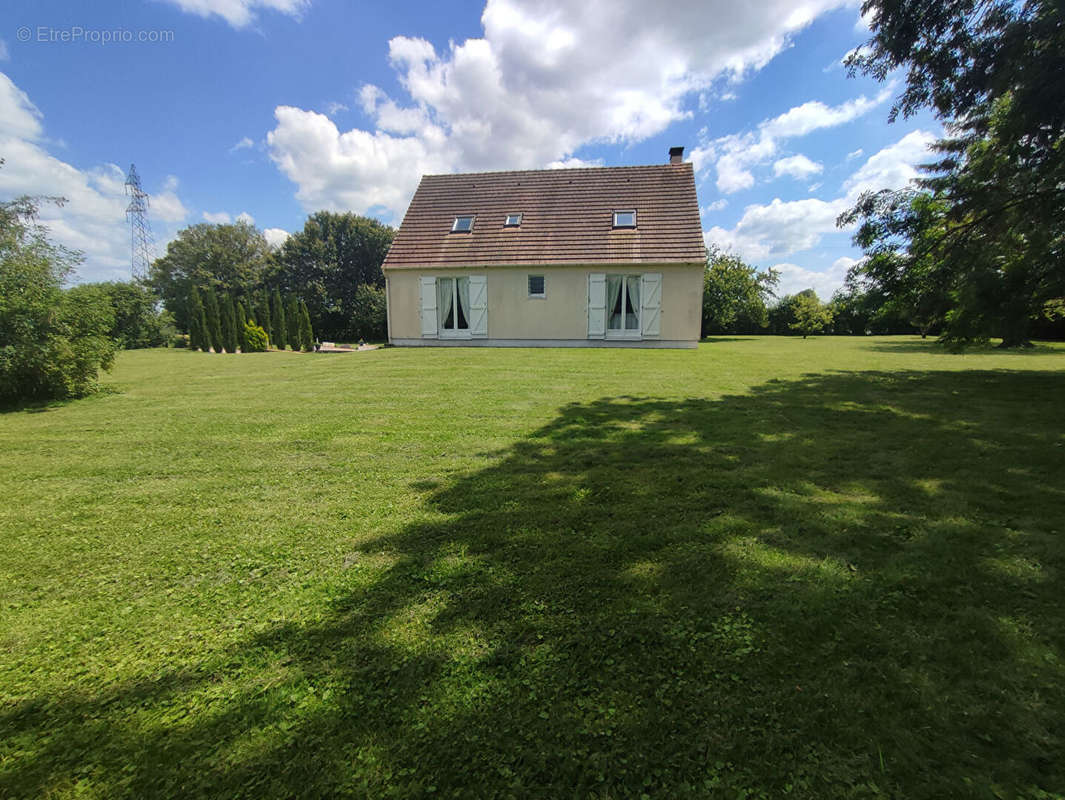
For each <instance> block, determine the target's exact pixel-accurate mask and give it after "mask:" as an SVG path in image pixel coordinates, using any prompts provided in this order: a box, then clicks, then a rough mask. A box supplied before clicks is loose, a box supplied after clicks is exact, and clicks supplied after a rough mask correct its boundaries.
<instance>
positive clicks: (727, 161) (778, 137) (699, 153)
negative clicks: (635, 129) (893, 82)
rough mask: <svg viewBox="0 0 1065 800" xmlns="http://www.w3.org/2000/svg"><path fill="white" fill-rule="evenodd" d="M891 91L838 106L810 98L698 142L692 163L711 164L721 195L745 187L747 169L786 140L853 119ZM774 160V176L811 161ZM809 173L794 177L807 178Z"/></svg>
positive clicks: (700, 166)
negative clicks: (750, 127)
mask: <svg viewBox="0 0 1065 800" xmlns="http://www.w3.org/2000/svg"><path fill="white" fill-rule="evenodd" d="M891 91H892V90H891V89H890V88H888V89H885V90H884V91H882V92H880V94H878V95H877V96H876V97H872V98H869V97H866V96H865V95H862V96H860V97H857V98H855V99H854V100H848V101H847V102H845V103H842V104H840V105H838V106H827V105H825V104H824V103H822V102H821V101H819V100H811V101H809V102H807V103H803V104H802V105H799V106H795V107H794V108H790V109H788V110H787V111H785V112H784V113H783V114H781V115H780V116H778V117H774V118H772V119H767V120H764V121H762V122H761V123H759V125H758V126H757V128H756V129H755V130H753V131H746V132H744V133H734V134H729V135H728V136H722V137H719V138H717V139H713V140H709V141H704V142H702V143H701V144H700V145H699V146H698V147H696V148H695V149H694V150H693V151H692V163H693V164H695V167H696V169H698V170H699V172H700V173H703V172H705V171H706V170H708V169H709V167H710V165H713V166H714V168H715V170H716V172H717V188H718V189H719V190H720V191H722V192H724V193H725V194H732V193H734V192H738V191H741V190H743V189H749V188H751V187H752V186H754V182H755V180H754V173H753V172H752V171H751V170H752V169H753V168H754V167H756V166H760V165H763V164H768V163H769V162H770V161H771V160H772V159H774V158H775V157H776V156H777V154H778V153H779V151H780V148H781V146H782V144H783V143H784V142H786V141H787V140H788V139H794V138H797V137H800V136H805V135H806V134H808V133H812V132H813V131H816V130H819V129H822V128H831V127H835V126H837V125H842V124H844V123H846V122H850V121H851V120H854V119H857V118H858V117H860V116H862V115H863V114H867V113H868V112H869V111H871V110H872V109H874V108H876V107H877V106H879V105H881V104H882V103H884V102H885V101H886V100H887V99H888V98H889V97H890V96H891ZM777 163H778V164H780V163H783V164H784V169H783V170H782V171H776V175H777V176H779V175H781V174H789V175H793V174H794V173H793V172H789V171H787V168H788V167H789V166H790V167H794V166H795V165H804V166H809V165H812V164H813V162H812V161H810V160H809V159H807V158H806V157H805V156H794V157H792V158H785V159H780V160H779V161H778V162H777ZM799 168H800V169H801V167H799ZM810 174H812V173H806V174H805V175H801V174H799V175H795V177H809V175H810Z"/></svg>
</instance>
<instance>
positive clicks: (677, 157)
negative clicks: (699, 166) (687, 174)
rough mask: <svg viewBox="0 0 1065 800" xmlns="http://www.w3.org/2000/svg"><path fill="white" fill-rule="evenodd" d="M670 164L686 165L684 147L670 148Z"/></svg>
mask: <svg viewBox="0 0 1065 800" xmlns="http://www.w3.org/2000/svg"><path fill="white" fill-rule="evenodd" d="M669 163H670V164H683V163H684V148H683V147H671V148H669Z"/></svg>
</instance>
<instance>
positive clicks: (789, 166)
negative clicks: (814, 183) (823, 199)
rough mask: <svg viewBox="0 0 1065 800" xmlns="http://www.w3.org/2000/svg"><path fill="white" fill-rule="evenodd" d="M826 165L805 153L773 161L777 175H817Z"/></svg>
mask: <svg viewBox="0 0 1065 800" xmlns="http://www.w3.org/2000/svg"><path fill="white" fill-rule="evenodd" d="M823 169H824V167H823V166H822V165H821V164H819V163H818V162H816V161H811V160H810V159H808V158H807V157H806V156H804V155H797V156H789V157H788V158H781V159H778V160H777V161H774V162H773V174H774V175H776V176H777V177H780V176H781V175H790V176H791V177H793V178H798V179H800V180H801V179H803V178H809V177H810V176H811V175H817V174H818V173H819V172H821V170H823Z"/></svg>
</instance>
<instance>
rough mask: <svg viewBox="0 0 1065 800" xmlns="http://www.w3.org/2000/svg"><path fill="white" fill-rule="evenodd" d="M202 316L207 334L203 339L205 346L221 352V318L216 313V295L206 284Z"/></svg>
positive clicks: (211, 287)
mask: <svg viewBox="0 0 1065 800" xmlns="http://www.w3.org/2000/svg"><path fill="white" fill-rule="evenodd" d="M203 306H204V308H203V311H204V317H205V322H206V325H205V328H206V330H207V336H206V337H205V341H206V342H207V346H208V347H209V348H212V349H213V350H214V351H215V352H216V353H221V352H222V320H221V317H220V315H219V313H218V296H217V295H216V294H215V291H214V287H213V286H208V287H207V291H206V292H205V293H204V304H203Z"/></svg>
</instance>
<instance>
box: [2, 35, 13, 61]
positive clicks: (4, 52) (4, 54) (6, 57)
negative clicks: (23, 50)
mask: <svg viewBox="0 0 1065 800" xmlns="http://www.w3.org/2000/svg"><path fill="white" fill-rule="evenodd" d="M10 60H11V53H9V52H8V49H7V42H5V41H4V40H3V39H0V61H10Z"/></svg>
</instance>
